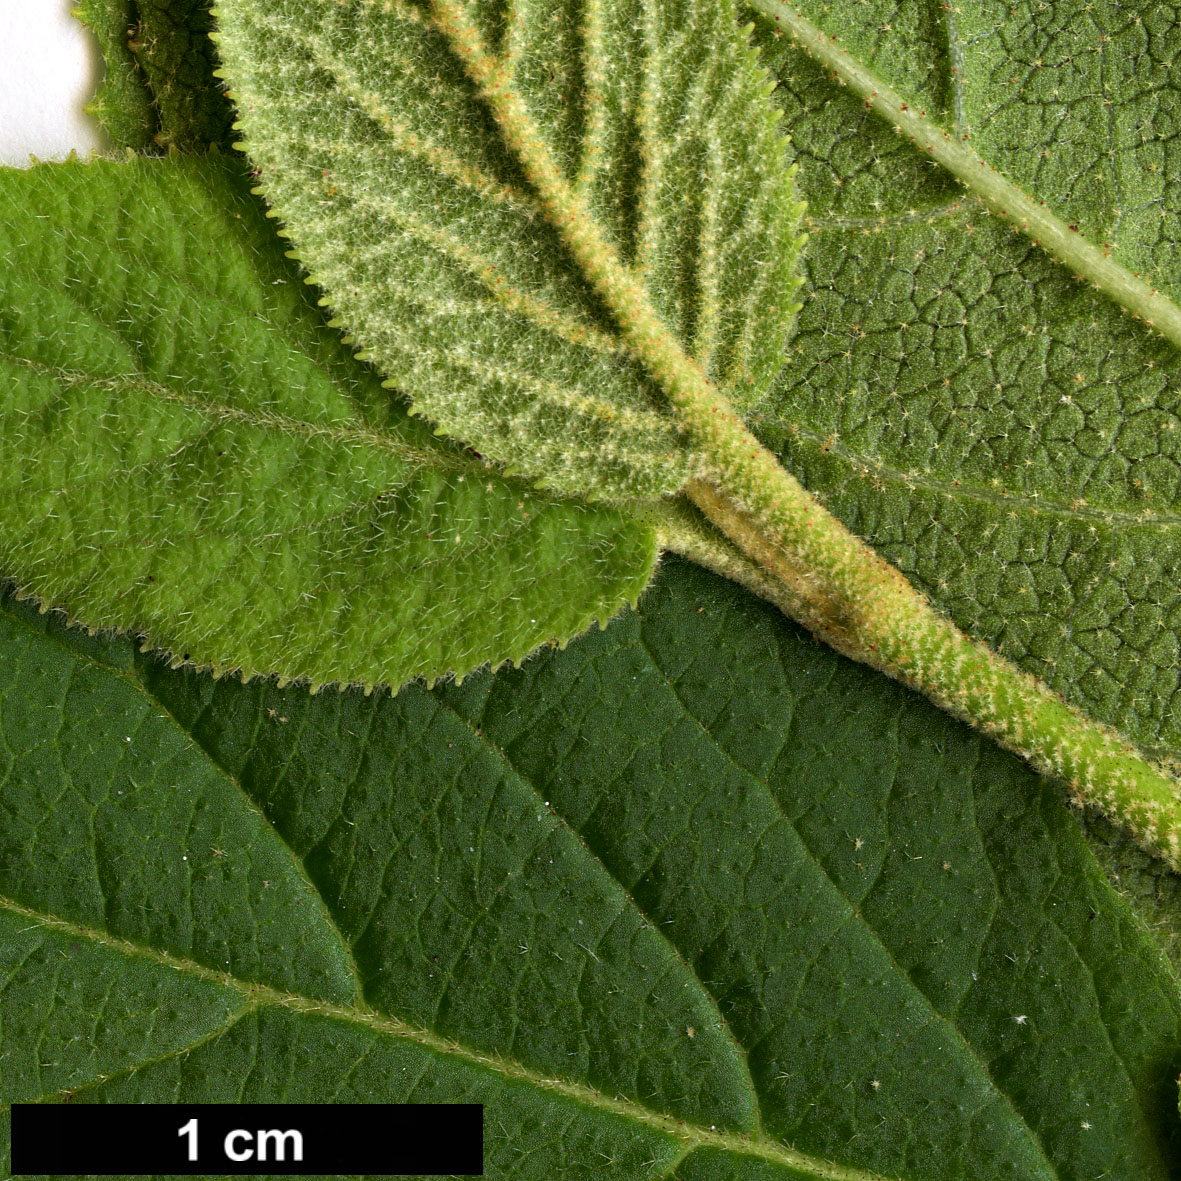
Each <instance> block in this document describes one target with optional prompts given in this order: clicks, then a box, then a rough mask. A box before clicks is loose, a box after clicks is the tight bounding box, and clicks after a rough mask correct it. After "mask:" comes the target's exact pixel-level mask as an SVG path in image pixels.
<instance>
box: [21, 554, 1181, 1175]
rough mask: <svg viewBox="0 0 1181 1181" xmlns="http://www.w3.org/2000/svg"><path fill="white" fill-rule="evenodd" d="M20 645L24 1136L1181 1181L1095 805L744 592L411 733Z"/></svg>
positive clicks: (397, 711)
mask: <svg viewBox="0 0 1181 1181" xmlns="http://www.w3.org/2000/svg"><path fill="white" fill-rule="evenodd" d="M46 629H47V634H45V635H42V634H39V633H40V632H43V631H46ZM0 631H2V635H3V640H2V642H3V645H4V659H3V663H2V664H0V668H2V669H3V676H4V678H5V680H4V688H3V691H2V694H0V726H2V728H3V750H4V751H5V760H6V761H5V774H4V779H3V783H4V788H3V807H2V808H0V895H2V896H3V897H4V898H6V899H7V902H6V903H5V908H6V910H7V914H8V919H9V928H8V930H9V934H8V935H7V936H6V938H5V941H4V942H3V944H0V946H3V947H4V949H5V950H4V953H3V954H4V955H5V956H6V957H7V962H8V963H9V964H10V967H9V968H8V970H7V972H6V975H5V977H4V979H5V980H6V982H7V983H6V986H5V987H6V990H7V994H6V998H5V1011H7V1012H12V1011H13V1009H12V1005H13V1004H14V1003H15V1002H16V1000H17V999H18V998H19V999H20V1000H21V1002H22V1003H25V1004H27V1005H28V1006H29V1011H31V1012H35V1013H39V1014H40V1015H39V1016H38V1018H37V1020H35V1021H33V1022H23V1023H19V1024H14V1023H9V1024H7V1025H6V1026H5V1029H4V1033H3V1039H4V1040H3V1042H2V1043H0V1054H2V1055H3V1061H4V1063H5V1064H6V1066H5V1069H4V1071H3V1072H2V1074H0V1077H2V1078H3V1079H4V1083H5V1088H6V1090H5V1094H4V1098H5V1099H6V1100H8V1101H13V1100H18V1099H27V1098H36V1097H40V1096H44V1097H53V1096H55V1095H61V1094H64V1093H67V1092H68V1093H69V1094H71V1095H72V1096H73V1097H74V1099H75V1100H76V1101H83V1100H89V1101H113V1100H125V1101H142V1100H148V1101H164V1100H168V1101H171V1100H175V1099H186V1100H196V1099H205V1100H227V1101H243V1100H277V1101H287V1100H298V1099H307V1100H312V1101H325V1100H337V1101H345V1100H349V1099H360V1100H363V1101H374V1100H383V1099H400V1098H415V1099H424V1098H425V1099H443V1098H463V1099H478V1100H480V1101H482V1102H485V1103H486V1104H487V1105H488V1108H487V1129H488V1133H489V1153H488V1175H489V1176H491V1177H513V1178H531V1177H537V1178H547V1179H548V1178H552V1177H558V1176H561V1177H567V1176H569V1177H578V1176H583V1175H585V1176H588V1177H595V1178H640V1177H645V1178H656V1177H673V1176H675V1177H678V1178H682V1179H688V1178H693V1179H699V1178H700V1179H705V1178H710V1179H713V1178H731V1177H743V1178H745V1177H749V1178H752V1179H755V1178H757V1179H759V1181H771V1179H773V1178H774V1179H776V1181H779V1179H786V1178H799V1177H829V1178H836V1177H849V1178H852V1177H864V1175H865V1174H864V1172H858V1171H856V1170H870V1171H873V1172H875V1173H877V1174H880V1175H885V1176H889V1177H902V1178H906V1179H907V1181H918V1179H924V1181H925V1179H928V1178H929V1179H931V1181H946V1179H947V1178H952V1177H954V1178H957V1179H960V1178H963V1179H965V1181H966V1179H969V1178H979V1179H980V1181H995V1179H996V1178H998V1177H1003V1176H1013V1177H1020V1178H1023V1179H1025V1178H1047V1179H1048V1178H1079V1179H1082V1178H1092V1177H1095V1176H1099V1175H1103V1174H1106V1175H1107V1176H1108V1177H1111V1178H1127V1179H1128V1181H1133V1179H1134V1181H1144V1179H1145V1178H1165V1177H1168V1176H1170V1175H1171V1173H1170V1167H1171V1166H1170V1164H1169V1163H1168V1162H1169V1161H1170V1160H1172V1159H1175V1158H1174V1157H1171V1156H1170V1152H1171V1142H1172V1138H1173V1136H1174V1131H1175V1128H1176V1121H1175V1116H1174V1115H1173V1111H1174V1103H1175V1096H1174V1094H1173V1087H1172V1077H1173V1075H1174V1074H1175V1073H1176V1069H1177V1066H1178V1064H1179V1058H1181V1054H1179V1051H1178V1029H1179V1024H1178V1021H1179V1011H1178V1003H1177V990H1176V982H1175V979H1174V978H1173V976H1172V975H1171V973H1170V972H1169V970H1168V969H1167V967H1166V965H1165V963H1164V960H1163V959H1162V957H1161V955H1160V953H1159V951H1157V950H1156V948H1155V947H1154V946H1153V945H1152V943H1151V941H1150V940H1149V938H1148V937H1147V935H1146V933H1145V931H1144V929H1143V927H1142V926H1141V925H1140V924H1139V922H1138V921H1136V920H1135V918H1134V917H1133V916H1132V915H1131V913H1130V912H1129V911H1128V910H1127V908H1126V906H1125V905H1124V904H1123V903H1122V902H1121V901H1120V900H1119V899H1118V898H1117V897H1116V896H1115V895H1113V893H1112V891H1111V890H1110V888H1109V887H1108V886H1107V885H1106V883H1105V882H1104V880H1103V878H1102V875H1101V874H1100V873H1099V871H1098V869H1097V867H1096V866H1095V864H1094V862H1093V861H1092V859H1091V858H1090V856H1089V855H1088V854H1087V852H1086V850H1085V846H1084V844H1083V842H1082V840H1081V837H1080V835H1079V832H1078V829H1077V826H1076V825H1075V824H1074V822H1073V821H1072V819H1071V817H1070V816H1069V814H1068V813H1067V812H1066V810H1065V809H1064V808H1063V807H1062V806H1061V805H1060V804H1059V803H1058V800H1057V796H1056V794H1055V793H1054V792H1052V791H1049V790H1045V789H1043V788H1042V786H1041V785H1040V784H1039V783H1038V781H1037V780H1036V778H1035V777H1034V776H1033V775H1032V774H1031V773H1030V772H1029V771H1028V770H1026V769H1025V768H1024V767H1023V766H1022V765H1021V764H1019V763H1018V762H1017V761H1016V760H1014V759H1012V758H1011V757H1009V756H1006V755H1004V754H1002V753H1000V752H999V751H997V750H996V749H995V748H994V747H993V746H992V745H991V744H990V743H988V742H987V740H983V739H981V738H979V737H977V736H975V735H973V734H972V733H970V732H969V731H967V730H966V729H964V728H963V727H961V726H959V725H957V724H956V723H953V722H951V721H950V720H948V719H947V718H946V717H944V716H943V715H941V714H939V713H938V712H937V711H935V710H934V709H933V708H931V707H929V706H928V705H926V704H925V703H923V702H922V701H920V700H919V699H917V698H915V697H914V696H912V695H910V694H907V693H905V692H904V691H902V690H901V689H899V688H897V687H896V686H894V685H892V684H891V683H889V682H887V681H885V680H884V679H882V678H880V677H876V676H875V675H874V674H872V673H870V672H867V671H866V670H865V669H862V668H859V667H856V666H853V665H851V664H849V663H847V662H845V661H843V660H841V659H840V658H838V657H836V656H835V655H833V654H832V653H831V652H829V651H827V650H825V649H821V648H818V647H816V646H815V645H814V644H813V643H812V642H811V641H810V640H808V639H807V638H806V637H804V636H802V635H801V634H800V633H799V632H798V631H796V630H795V629H794V628H793V627H792V626H791V625H789V624H786V623H785V622H784V621H783V620H782V618H781V617H779V616H778V615H776V614H775V613H773V612H771V611H770V610H768V609H765V608H763V607H761V606H758V605H756V604H755V603H754V602H752V601H751V600H749V599H748V598H746V597H745V596H743V595H742V594H741V593H740V592H737V591H736V590H734V589H733V588H731V587H729V586H727V585H725V584H722V583H719V582H718V581H717V580H716V579H714V578H712V577H711V576H708V575H705V574H703V573H701V572H699V571H695V570H693V569H692V568H687V567H683V566H679V565H673V566H670V568H669V569H668V570H667V571H666V572H665V574H664V575H663V577H662V579H661V581H660V582H659V584H658V585H657V586H656V588H655V589H653V590H652V591H651V592H650V593H649V595H648V596H647V597H646V598H645V599H644V601H643V603H642V605H641V608H640V610H639V611H638V612H635V613H631V614H629V615H627V616H625V617H624V618H621V619H619V620H617V621H616V622H615V623H613V624H612V625H611V626H610V627H609V628H608V629H607V630H606V631H605V632H603V633H601V634H593V635H590V636H587V637H584V638H582V639H580V640H578V641H577V642H575V643H574V644H572V645H570V647H569V648H567V649H566V650H565V651H564V652H553V653H549V654H546V655H544V656H541V657H537V658H535V659H534V660H532V661H530V662H529V664H528V665H526V666H525V667H524V668H523V669H522V670H521V671H519V672H502V673H501V674H499V675H497V676H495V677H493V676H490V675H481V676H478V677H474V678H469V680H468V681H467V682H465V684H464V685H463V686H462V687H460V688H454V687H452V688H449V689H446V690H441V689H440V690H436V691H434V692H427V691H425V690H423V689H420V688H417V687H414V686H410V687H408V688H406V689H405V690H403V691H402V692H401V693H400V694H399V695H398V697H396V698H391V697H389V696H388V695H382V694H375V695H374V696H372V697H369V698H366V697H365V696H363V695H362V694H360V693H356V692H348V693H337V692H334V691H326V692H324V693H321V694H319V695H317V696H310V695H308V694H307V693H304V692H300V691H298V690H295V689H287V690H278V689H276V688H275V687H274V686H273V685H269V684H266V683H263V682H253V683H251V684H249V685H242V684H238V683H235V682H230V681H221V682H215V681H213V680H211V679H210V678H209V677H208V676H202V675H198V674H195V673H192V672H186V671H183V670H182V671H170V670H169V669H168V668H167V667H166V666H165V665H163V664H161V663H160V662H159V661H157V660H155V659H153V658H151V657H145V656H141V655H139V654H137V653H136V652H134V650H133V649H131V648H130V647H129V646H127V645H125V644H122V643H102V644H100V643H98V642H96V641H93V640H88V639H86V637H84V636H80V635H79V634H78V633H76V632H65V631H63V630H62V629H61V628H60V627H59V626H58V625H57V624H53V623H50V624H48V625H47V624H46V623H45V622H44V621H43V620H41V619H39V617H37V616H33V615H30V614H29V613H28V612H27V611H25V610H23V609H20V608H16V607H13V606H10V607H9V608H8V609H7V611H6V613H5V614H3V615H2V616H0ZM190 737H191V739H192V741H191V742H190V740H189V739H190ZM127 739H130V741H127ZM145 838H148V839H146V840H145ZM59 851H60V852H59ZM185 858H187V861H186V860H185ZM149 885H150V889H149ZM71 948H73V950H71ZM10 949H11V950H10ZM178 968H179V971H178V970H177V969H178ZM96 991H101V995H103V996H104V997H109V999H108V1000H107V1001H106V1002H105V1005H104V1008H103V1012H104V1014H105V1016H104V1018H103V1020H102V1022H100V1027H99V1033H100V1035H101V1036H99V1037H96V1036H95V1033H94V1027H93V1020H92V1018H91V1017H90V1016H89V1014H90V1012H91V1011H92V1009H93V1003H94V1002H93V997H94V995H95V992H96ZM50 998H59V999H58V1000H55V1001H54V1002H53V1003H51V1002H50ZM38 1006H40V1008H38ZM169 1006H171V1009H170V1008H169ZM156 1008H162V1009H163V1010H164V1011H165V1012H169V1011H176V1012H178V1013H181V1014H182V1015H183V1021H181V1020H179V1019H177V1020H175V1021H173V1022H171V1023H170V1022H168V1021H164V1022H160V1023H158V1024H157V1025H156V1026H153V1027H152V1032H151V1033H150V1035H146V1034H145V1033H144V1032H143V1028H144V1017H143V1014H145V1013H146V1012H147V1011H151V1010H154V1009H156ZM84 1012H85V1013H86V1014H87V1015H86V1016H85V1017H83V1016H82V1014H83V1013H84ZM96 1047H97V1048H96ZM875 1084H876V1085H875ZM788 1145H790V1146H791V1150H789V1149H788V1148H787V1146H788ZM793 1152H794V1154H798V1155H793ZM845 1170H853V1171H852V1172H849V1171H845Z"/></svg>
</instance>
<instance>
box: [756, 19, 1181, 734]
mask: <svg viewBox="0 0 1181 1181" xmlns="http://www.w3.org/2000/svg"><path fill="white" fill-rule="evenodd" d="M764 7H765V6H764ZM792 11H793V12H801V13H803V14H804V17H805V18H807V19H808V20H810V21H812V22H814V23H815V24H816V25H817V27H818V28H819V29H820V30H821V31H822V32H823V33H824V34H825V36H826V37H831V38H837V40H836V41H835V42H833V41H830V44H833V45H835V47H836V48H835V50H834V52H836V53H837V54H838V55H839V56H840V57H841V60H843V61H846V62H851V63H854V64H855V65H864V66H866V67H868V68H869V69H871V70H872V71H874V72H875V73H876V74H877V75H878V76H879V77H880V78H882V79H883V80H884V81H885V82H886V83H888V84H889V85H891V86H892V87H893V88H894V89H895V90H897V91H898V92H899V93H900V95H901V97H902V98H903V100H905V101H906V103H907V105H908V106H909V107H910V108H911V109H912V110H913V111H921V112H922V113H923V115H924V116H925V117H926V118H927V119H928V120H930V121H931V122H932V123H933V124H937V125H939V126H942V127H943V128H945V129H948V130H949V132H950V133H951V134H952V135H953V136H954V137H956V138H958V137H966V142H967V144H968V146H969V147H973V148H975V150H976V151H977V152H978V153H980V154H981V155H982V156H983V158H984V159H985V161H986V162H987V163H988V164H990V165H992V166H994V167H995V168H996V169H997V170H998V171H1000V172H1003V173H1005V174H1006V175H1008V176H1009V177H1010V178H1011V179H1012V180H1013V181H1015V182H1016V184H1017V185H1019V186H1021V187H1022V188H1023V189H1024V190H1025V191H1026V192H1027V193H1029V194H1031V195H1032V196H1033V197H1034V198H1035V199H1036V200H1041V201H1044V202H1045V203H1046V205H1047V206H1048V207H1049V208H1050V209H1051V210H1052V212H1053V213H1055V214H1057V215H1058V216H1059V217H1060V218H1061V219H1062V220H1063V221H1064V222H1067V223H1069V225H1070V227H1073V229H1072V231H1071V236H1073V237H1079V238H1080V239H1081V238H1087V239H1089V240H1090V241H1093V242H1094V243H1095V244H1097V245H1099V246H1101V247H1105V248H1107V249H1108V250H1109V253H1110V254H1111V257H1112V258H1113V259H1114V260H1115V261H1116V262H1119V263H1122V264H1123V265H1124V266H1126V267H1127V268H1129V269H1130V270H1132V271H1135V272H1139V273H1141V274H1145V273H1147V274H1150V275H1151V277H1152V283H1153V284H1154V285H1159V287H1160V288H1161V291H1160V292H1159V293H1158V296H1157V298H1158V300H1159V301H1161V303H1162V304H1163V303H1164V302H1165V301H1166V299H1167V296H1166V294H1165V293H1166V292H1167V291H1170V290H1171V291H1172V294H1174V295H1176V294H1178V293H1179V292H1178V289H1177V288H1176V284H1175V283H1174V282H1173V276H1175V274H1176V264H1175V256H1176V250H1177V243H1178V241H1179V240H1181V234H1179V232H1178V225H1177V216H1178V215H1177V210H1178V208H1181V202H1179V199H1178V198H1179V197H1181V193H1179V191H1178V189H1177V179H1176V178H1177V177H1178V175H1181V173H1179V172H1178V169H1177V168H1176V167H1175V166H1174V165H1173V164H1172V163H1170V159H1171V158H1170V156H1169V153H1171V152H1172V151H1173V150H1174V149H1173V146H1172V138H1171V136H1172V132H1171V130H1170V128H1171V127H1172V122H1173V121H1174V119H1175V111H1176V110H1177V109H1179V104H1181V97H1179V96H1181V86H1179V85H1178V81H1177V77H1176V71H1175V67H1174V66H1173V65H1172V63H1173V60H1174V58H1175V56H1176V48H1177V42H1178V39H1179V37H1181V26H1179V25H1178V24H1177V22H1176V18H1175V16H1174V15H1173V14H1172V13H1171V12H1167V11H1166V10H1163V9H1156V8H1150V9H1136V8H1131V9H1129V8H1127V7H1123V6H1119V5H1115V4H1109V3H1099V4H1086V5H1083V4H1074V3H1055V4H1052V5H1039V4H1036V3H1031V4H1026V3H1018V4H1013V5H1006V6H999V7H996V9H995V11H990V10H987V9H986V6H980V5H977V6H971V5H969V6H967V7H966V8H964V7H959V8H957V7H954V6H952V7H948V6H944V5H939V4H935V3H931V4H926V3H923V4H913V5H907V6H905V7H904V9H903V10H902V11H901V12H899V11H898V9H897V6H893V5H885V4H877V3H861V4H854V3H845V2H844V0H838V2H837V3H833V4H831V5H830V4H825V5H821V4H819V3H812V2H811V0H806V2H805V3H802V4H796V5H793V8H792ZM757 37H758V39H759V41H760V44H762V45H763V47H764V49H765V51H766V53H767V55H768V61H769V62H771V63H772V64H773V65H774V68H775V70H776V73H777V74H778V76H779V77H780V78H781V80H782V82H783V85H782V87H781V92H780V99H781V107H782V109H783V110H784V111H785V114H786V117H787V121H788V126H789V129H790V130H791V131H792V134H793V137H794V143H795V146H796V150H797V153H798V156H799V160H800V165H801V171H800V175H799V182H800V186H801V189H802V191H803V193H804V195H805V196H806V197H807V198H808V200H809V205H810V210H811V214H812V216H811V217H810V219H809V221H808V228H809V231H810V234H811V239H810V243H809V250H808V255H807V272H808V280H809V284H810V286H811V291H812V294H811V297H810V298H809V300H808V301H807V304H806V306H805V309H804V311H803V312H802V314H801V319H800V325H799V331H798V333H797V336H796V338H795V340H794V342H793V346H792V363H791V365H790V366H789V367H787V368H785V370H784V372H783V375H782V378H781V380H780V381H779V382H778V383H777V384H776V387H775V389H774V391H773V392H772V393H771V394H770V395H769V396H768V397H767V399H766V400H765V401H764V404H763V406H762V407H761V408H760V411H761V414H762V416H763V417H762V421H761V423H760V424H759V428H758V429H759V431H760V433H761V434H762V435H763V437H764V438H765V439H766V440H767V441H769V442H770V443H772V444H774V445H776V447H777V448H778V449H779V450H781V453H782V455H783V457H784V460H785V463H786V464H787V465H788V466H789V467H790V468H791V470H792V471H793V472H795V473H796V474H797V475H798V476H799V477H800V478H801V480H802V481H803V482H804V483H805V484H806V485H807V486H808V487H809V488H811V489H812V490H813V491H815V492H816V493H817V494H818V495H820V496H821V497H822V498H823V499H824V502H825V504H826V505H827V507H828V508H830V509H831V510H832V511H833V512H835V513H836V514H837V515H838V516H839V517H840V518H841V519H842V520H843V521H844V522H845V523H846V524H847V525H849V527H850V528H851V529H853V530H854V531H855V532H856V533H858V534H860V535H861V536H863V537H866V538H867V539H868V540H870V541H871V542H872V543H873V544H874V546H875V547H876V548H877V549H878V550H879V551H880V552H882V553H883V554H884V555H885V556H886V557H888V558H889V559H890V560H891V561H893V562H894V563H896V564H897V565H899V566H900V567H901V568H902V569H903V571H904V572H906V573H907V574H908V576H910V577H911V578H912V579H913V580H914V581H915V582H916V583H917V584H918V585H919V586H920V587H922V588H923V589H924V590H925V591H927V592H928V594H930V596H931V597H932V598H933V599H934V600H935V601H936V602H937V603H939V604H941V605H942V606H943V607H944V608H946V609H947V611H948V612H949V613H950V614H951V615H952V616H953V618H954V619H955V620H956V622H957V623H958V624H959V625H960V626H961V627H963V628H964V629H965V630H967V631H968V632H969V633H971V634H973V635H976V636H978V637H980V638H982V639H984V640H985V641H987V642H988V643H989V644H991V645H992V646H994V647H995V648H997V649H999V650H1000V651H1001V652H1002V653H1003V654H1004V655H1006V656H1008V657H1010V658H1011V659H1013V660H1014V661H1016V662H1017V663H1018V664H1019V665H1021V666H1022V667H1024V668H1025V669H1027V670H1028V671H1030V672H1032V673H1034V674H1036V675H1038V676H1040V677H1043V678H1044V679H1045V680H1046V681H1047V682H1048V683H1049V684H1050V685H1051V686H1052V687H1053V688H1054V689H1057V690H1059V691H1061V692H1062V693H1063V694H1064V695H1065V696H1066V697H1068V698H1069V699H1070V700H1072V701H1074V702H1076V703H1077V704H1078V705H1079V706H1081V707H1082V708H1083V709H1085V710H1086V711H1087V712H1088V713H1090V714H1091V715H1092V716H1093V717H1096V718H1098V719H1100V720H1102V721H1106V722H1108V723H1111V724H1114V725H1117V726H1119V727H1120V728H1121V729H1122V730H1123V731H1124V732H1125V733H1126V734H1127V735H1128V736H1129V737H1131V738H1132V739H1133V740H1134V741H1136V742H1138V743H1140V744H1141V745H1142V746H1143V747H1146V748H1149V749H1152V750H1154V751H1156V752H1157V753H1158V754H1162V755H1164V756H1166V757H1167V756H1169V755H1170V754H1172V755H1173V756H1176V755H1177V753H1178V752H1181V708H1179V706H1181V679H1179V676H1178V667H1179V663H1181V645H1179V641H1178V634H1179V632H1181V588H1179V584H1178V580H1177V577H1176V571H1177V569H1178V567H1179V566H1181V532H1179V530H1178V520H1179V509H1181V479H1179V477H1181V403H1179V398H1178V385H1177V382H1176V379H1175V372H1176V358H1177V352H1176V348H1175V346H1174V345H1173V344H1170V343H1168V342H1167V341H1164V340H1162V339H1161V338H1160V337H1158V336H1156V335H1154V334H1153V333H1152V332H1151V331H1149V330H1148V329H1147V328H1146V326H1145V325H1144V324H1143V323H1142V322H1139V321H1136V320H1133V319H1132V318H1130V317H1128V316H1126V315H1125V314H1123V309H1122V306H1121V302H1120V299H1119V292H1118V291H1116V290H1114V289H1110V288H1107V287H1105V286H1104V283H1103V282H1102V281H1101V282H1099V284H1098V287H1097V288H1093V287H1092V286H1090V285H1089V284H1088V283H1083V282H1080V281H1078V279H1076V277H1075V276H1074V274H1073V273H1072V272H1073V269H1074V268H1073V267H1066V266H1063V265H1061V264H1059V263H1057V262H1055V261H1053V260H1052V259H1051V258H1048V257H1046V256H1045V255H1044V254H1043V253H1042V252H1041V251H1040V250H1038V249H1037V248H1036V246H1035V245H1034V244H1033V243H1032V242H1031V241H1030V239H1029V238H1028V237H1027V236H1025V235H1024V234H1022V233H1019V232H1016V231H1015V230H1014V229H1011V228H1010V227H1008V226H1006V224H1005V223H1004V222H1003V221H1002V219H1001V218H1000V217H998V216H997V215H996V214H995V213H993V212H989V210H988V209H987V208H985V207H984V205H983V204H982V203H981V201H980V199H979V196H978V193H980V192H983V191H984V189H983V188H980V187H975V188H974V187H973V185H972V184H969V185H968V186H967V192H965V191H964V189H962V188H960V187H959V186H958V185H957V184H955V183H953V182H952V178H951V177H949V176H948V175H947V174H946V173H944V172H943V171H942V170H940V169H939V168H937V167H935V166H933V165H932V163H931V160H930V157H929V156H928V155H927V154H926V153H925V152H923V151H920V150H917V149H916V147H912V146H911V145H910V144H909V143H908V142H907V140H906V139H905V138H904V137H901V136H898V135H896V134H895V133H894V132H893V130H892V128H891V127H890V125H889V124H888V122H886V121H884V120H883V119H882V118H880V117H879V116H878V115H877V114H875V113H872V112H871V111H868V110H866V109H865V106H866V105H869V104H868V103H866V104H863V103H862V101H861V99H860V98H859V97H858V95H857V94H854V93H850V90H849V89H848V88H846V86H844V85H843V84H842V82H843V80H838V79H836V78H834V77H832V76H831V75H830V73H829V70H828V68H827V67H826V68H824V69H822V68H821V67H820V66H819V65H818V64H817V62H816V61H815V60H813V58H812V56H810V52H809V51H807V50H805V48H802V47H800V46H799V45H793V44H792V42H791V39H790V38H789V37H788V36H787V35H786V34H784V33H782V32H781V30H777V29H775V28H774V27H773V23H772V22H769V21H766V20H761V21H760V26H759V33H758V34H757ZM985 171H986V170H985ZM1019 224H1020V223H1019ZM1075 230H1077V234H1076V233H1074V231H1075Z"/></svg>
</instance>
